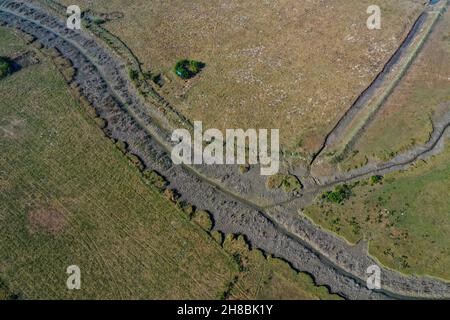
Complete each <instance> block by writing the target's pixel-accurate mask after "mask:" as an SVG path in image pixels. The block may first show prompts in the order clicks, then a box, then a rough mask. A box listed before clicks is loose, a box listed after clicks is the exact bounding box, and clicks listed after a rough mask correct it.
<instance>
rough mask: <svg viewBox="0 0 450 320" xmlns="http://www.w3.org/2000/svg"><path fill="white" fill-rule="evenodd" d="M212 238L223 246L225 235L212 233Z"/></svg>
mask: <svg viewBox="0 0 450 320" xmlns="http://www.w3.org/2000/svg"><path fill="white" fill-rule="evenodd" d="M211 237H212V238H213V239H214V240H215V241H216V242H217V243H218V244H219V245H222V243H223V234H222V232H220V231H217V230H215V231H213V232H211Z"/></svg>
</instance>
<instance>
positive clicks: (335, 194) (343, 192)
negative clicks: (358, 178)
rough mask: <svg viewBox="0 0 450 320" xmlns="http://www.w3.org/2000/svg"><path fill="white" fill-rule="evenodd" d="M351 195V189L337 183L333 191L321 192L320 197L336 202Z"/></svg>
mask: <svg viewBox="0 0 450 320" xmlns="http://www.w3.org/2000/svg"><path fill="white" fill-rule="evenodd" d="M351 195H352V189H351V187H349V186H348V185H346V184H344V185H339V186H337V187H336V188H335V189H334V191H327V192H325V193H324V194H322V199H325V200H328V201H330V202H334V203H337V204H341V203H343V202H344V201H345V200H347V199H349V198H350V196H351Z"/></svg>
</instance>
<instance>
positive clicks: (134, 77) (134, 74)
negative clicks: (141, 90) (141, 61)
mask: <svg viewBox="0 0 450 320" xmlns="http://www.w3.org/2000/svg"><path fill="white" fill-rule="evenodd" d="M128 75H129V77H130V79H131V80H132V81H134V82H136V81H138V80H139V71H137V70H134V69H130V70H129V71H128Z"/></svg>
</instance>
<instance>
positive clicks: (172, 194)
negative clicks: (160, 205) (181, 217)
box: [164, 189, 180, 203]
mask: <svg viewBox="0 0 450 320" xmlns="http://www.w3.org/2000/svg"><path fill="white" fill-rule="evenodd" d="M164 196H165V197H166V199H167V200H169V201H171V202H173V203H177V202H178V199H180V194H179V193H178V191H176V190H175V189H166V190H164Z"/></svg>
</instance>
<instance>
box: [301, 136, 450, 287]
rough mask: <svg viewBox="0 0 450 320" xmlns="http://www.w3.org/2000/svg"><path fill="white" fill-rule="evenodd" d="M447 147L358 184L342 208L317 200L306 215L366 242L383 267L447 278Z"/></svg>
mask: <svg viewBox="0 0 450 320" xmlns="http://www.w3.org/2000/svg"><path fill="white" fill-rule="evenodd" d="M449 162H450V146H449V145H448V144H447V146H446V148H445V151H444V152H443V153H442V154H439V155H437V156H433V157H432V158H431V159H429V160H427V161H426V162H425V161H420V162H419V163H417V164H416V165H415V166H414V167H413V168H411V169H409V170H407V171H405V172H397V173H392V174H388V175H386V176H385V177H384V179H383V181H382V183H381V184H380V183H376V184H372V183H370V182H367V181H361V182H360V183H359V185H358V186H356V187H354V188H353V189H352V195H351V196H350V198H349V199H347V200H345V201H344V202H343V203H342V204H335V203H331V202H328V201H322V200H318V202H317V203H316V204H314V205H312V206H310V207H307V208H306V210H305V213H306V215H308V216H309V217H311V218H312V219H313V220H314V221H315V222H316V223H318V224H321V225H323V226H324V227H325V228H328V229H330V230H332V231H334V232H336V233H338V234H340V235H342V236H343V237H345V238H346V239H347V240H349V241H351V242H353V243H356V242H358V241H359V240H361V239H365V240H368V241H369V251H370V253H371V254H372V255H373V256H375V257H376V258H378V259H379V260H380V261H381V263H383V264H384V265H386V266H388V267H391V268H394V269H398V270H400V271H402V272H404V273H408V274H420V275H422V274H428V275H431V276H436V277H441V278H444V279H447V280H450V270H449V269H448V266H449V265H450V248H449V246H448V243H449V241H450V198H449V193H448V190H450V166H449V165H448V164H449Z"/></svg>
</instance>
